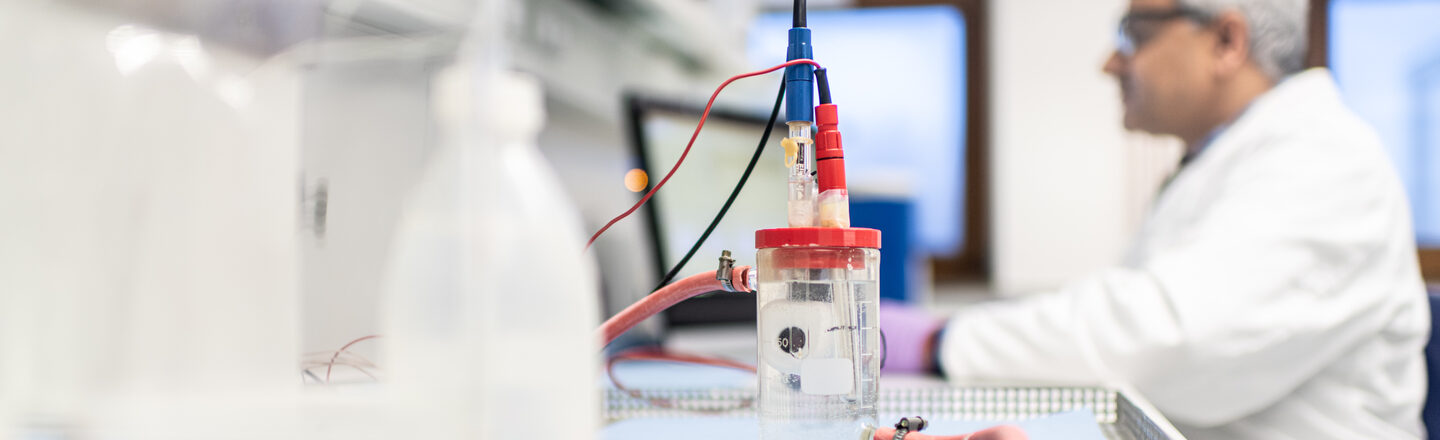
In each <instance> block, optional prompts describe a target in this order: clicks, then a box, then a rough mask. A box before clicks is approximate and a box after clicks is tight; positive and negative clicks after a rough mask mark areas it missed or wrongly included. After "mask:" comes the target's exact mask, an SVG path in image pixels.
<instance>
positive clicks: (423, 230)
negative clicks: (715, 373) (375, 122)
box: [383, 58, 600, 439]
mask: <svg viewBox="0 0 1440 440" xmlns="http://www.w3.org/2000/svg"><path fill="white" fill-rule="evenodd" d="M483 66H484V64H483V63H479V62H472V61H469V60H465V59H463V58H462V60H461V61H460V62H458V63H456V65H454V66H452V67H450V68H448V69H446V70H444V71H443V72H441V73H440V74H439V75H438V77H437V78H436V81H435V87H434V89H433V92H432V93H433V97H434V98H433V99H432V102H433V103H434V105H435V106H436V108H435V109H434V111H435V113H436V120H437V122H438V124H439V127H438V129H439V130H438V134H439V137H440V143H441V149H440V152H439V153H438V154H437V155H436V156H435V158H434V160H433V161H432V162H431V163H430V164H429V166H428V168H427V169H426V172H425V175H424V177H423V178H422V180H421V182H420V183H419V185H418V186H417V187H416V188H415V190H414V192H413V193H412V195H411V198H410V199H409V200H408V201H407V207H406V212H405V213H404V216H403V218H402V219H401V226H400V228H399V231H398V236H397V239H396V241H395V247H394V249H395V251H394V254H393V258H394V259H393V260H392V262H391V265H390V273H389V277H388V284H387V286H386V293H385V307H384V309H383V310H384V311H383V313H384V317H385V323H384V325H385V332H386V336H387V337H386V339H385V345H386V358H387V359H388V363H389V371H390V375H389V377H390V379H389V382H390V386H391V390H392V392H393V396H394V398H396V399H397V400H396V402H397V403H398V404H399V405H401V406H402V407H404V408H407V409H410V410H414V411H413V412H411V414H412V415H418V416H421V417H438V418H439V419H437V420H429V421H423V422H422V421H420V420H419V419H412V420H411V422H410V423H408V426H407V428H413V429H408V430H407V431H406V432H405V433H404V434H405V435H407V436H410V437H412V438H470V439H474V438H478V439H501V438H511V437H513V436H515V435H516V430H517V429H530V428H529V427H533V429H536V430H539V431H537V432H529V433H526V434H524V436H531V435H534V436H543V437H546V438H565V439H584V438H593V437H594V436H595V433H596V432H597V429H598V428H599V414H600V411H599V403H600V399H599V388H598V386H597V385H596V376H595V371H596V367H597V365H598V357H597V356H598V355H597V350H596V347H595V341H593V340H592V338H591V332H592V331H593V330H594V328H595V326H596V325H597V323H596V320H597V317H598V309H597V307H598V304H597V301H598V297H597V295H598V294H597V293H596V290H595V281H596V278H595V269H594V263H593V261H590V260H589V259H588V258H587V257H585V256H584V255H582V252H581V249H582V247H581V245H582V244H583V243H584V241H583V237H582V236H581V231H580V226H581V223H580V221H579V220H580V219H579V215H578V212H577V211H576V209H575V207H574V206H573V205H572V204H571V203H570V202H569V201H568V200H566V199H565V197H564V195H563V193H562V191H561V189H560V186H559V183H558V180H557V178H556V176H555V174H554V172H553V171H552V170H551V169H550V167H549V166H548V165H547V164H546V163H545V161H544V159H543V158H542V157H541V155H540V153H539V150H538V149H537V148H536V146H535V139H536V136H537V135H538V133H539V130H540V127H541V124H542V122H543V119H544V115H543V109H542V99H541V91H540V87H539V86H538V85H537V84H536V83H535V82H534V81H533V80H530V79H528V78H525V77H523V76H520V75H518V74H514V73H501V72H499V71H495V70H489V69H485V68H484V67H483ZM405 412H410V411H402V412H401V413H405ZM544 415H556V416H562V417H564V419H565V421H564V423H554V424H548V423H547V424H536V423H533V421H534V420H536V417H543V416H544ZM521 427H526V428H521ZM427 430H430V431H427Z"/></svg>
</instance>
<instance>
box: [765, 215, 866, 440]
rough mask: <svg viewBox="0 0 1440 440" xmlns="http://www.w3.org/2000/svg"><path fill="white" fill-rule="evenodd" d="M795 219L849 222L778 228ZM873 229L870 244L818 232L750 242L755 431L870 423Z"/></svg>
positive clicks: (850, 429)
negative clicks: (789, 242) (792, 242)
mask: <svg viewBox="0 0 1440 440" xmlns="http://www.w3.org/2000/svg"><path fill="white" fill-rule="evenodd" d="M797 229H798V230H807V229H808V230H827V229H828V230H848V231H854V230H858V229H852V228H795V229H786V231H794V230H797ZM768 231H780V230H768ZM866 231H872V232H874V231H873V230H866ZM765 232H766V231H761V233H762V234H763V233H765ZM874 238H875V240H874V246H872V247H859V246H821V245H818V244H823V243H821V242H824V241H826V240H813V239H802V240H797V241H796V242H810V243H814V244H817V245H812V246H804V245H802V246H783V247H766V245H764V244H762V245H761V246H760V247H761V249H760V250H759V252H758V255H757V258H756V260H757V261H758V263H759V264H758V266H759V268H760V270H759V277H758V278H759V279H758V282H759V292H758V305H757V307H758V321H759V322H758V329H757V332H758V336H757V337H758V345H759V357H758V358H759V363H758V365H757V374H758V379H759V381H760V383H759V392H760V407H759V411H760V438H762V439H770V440H776V439H785V440H807V439H825V440H831V439H858V438H861V437H862V436H864V435H866V433H868V432H873V431H872V430H873V429H874V427H875V426H876V424H877V422H878V420H877V413H876V406H875V404H876V396H877V395H878V393H879V384H878V382H877V380H878V377H879V373H880V352H879V351H880V332H879V321H878V313H879V309H878V307H879V303H878V301H879V288H880V281H879V280H880V251H879V249H878V247H879V234H878V232H876V233H875V234H874ZM762 241H763V240H762ZM845 243H847V244H854V243H853V241H848V242H845Z"/></svg>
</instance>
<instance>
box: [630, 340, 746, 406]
mask: <svg viewBox="0 0 1440 440" xmlns="http://www.w3.org/2000/svg"><path fill="white" fill-rule="evenodd" d="M646 361H649V362H678V363H686V364H695V365H706V366H712V367H721V368H730V369H735V370H742V371H748V372H751V373H754V372H755V366H754V365H749V364H746V363H743V362H737V361H733V360H730V359H721V358H712V357H705V356H698V355H691V354H683V353H673V352H667V351H665V350H661V349H655V348H639V349H635V350H630V351H626V352H623V353H620V354H618V355H615V356H613V357H611V358H610V359H609V360H608V361H606V362H605V375H606V376H607V377H609V378H610V383H613V384H615V388H616V389H618V390H620V391H621V392H623V393H625V394H627V395H629V396H630V397H633V398H636V399H644V400H645V401H646V402H648V403H649V404H651V405H654V406H656V407H661V408H676V407H677V405H676V404H675V402H674V401H672V400H670V399H662V398H654V397H652V398H646V397H645V393H643V392H641V391H639V390H634V389H630V388H628V387H626V386H625V384H624V383H621V382H620V379H619V378H618V377H615V365H616V364H619V363H621V362H646ZM754 405H755V399H754V398H747V399H744V400H742V401H741V402H740V404H739V405H736V406H733V407H728V408H685V409H687V410H690V411H696V412H726V411H734V410H739V409H745V408H749V407H752V406H754Z"/></svg>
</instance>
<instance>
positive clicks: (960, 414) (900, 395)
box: [604, 386, 1185, 440]
mask: <svg viewBox="0 0 1440 440" xmlns="http://www.w3.org/2000/svg"><path fill="white" fill-rule="evenodd" d="M754 402H755V390H752V389H736V388H716V389H645V390H635V391H629V392H627V391H621V390H615V389H610V390H606V394H605V408H604V417H605V421H606V423H611V422H616V421H620V420H625V419H631V418H657V417H754V416H755V409H754ZM878 406H879V408H878V409H879V412H880V419H881V420H895V419H899V418H900V417H903V416H914V415H919V416H922V417H926V418H932V419H934V420H980V421H997V422H998V421H1019V420H1026V419H1032V418H1036V417H1043V416H1046V415H1049V414H1054V413H1059V412H1066V411H1074V410H1082V409H1087V410H1090V411H1091V412H1093V413H1095V421H1096V422H1097V423H1099V424H1100V431H1101V432H1102V433H1104V434H1105V436H1106V437H1107V438H1109V439H1112V440H1184V438H1185V437H1184V436H1182V435H1180V432H1179V431H1177V430H1176V429H1175V427H1174V426H1172V425H1170V422H1169V421H1167V420H1165V418H1164V417H1163V416H1161V415H1160V413H1159V412H1158V411H1156V410H1155V409H1154V407H1152V406H1150V404H1149V403H1147V402H1145V401H1144V399H1142V398H1140V396H1139V395H1138V394H1136V393H1134V392H1133V391H1128V390H1125V389H1122V388H1117V387H1099V386H1097V387H940V388H916V389H889V390H881V391H880V399H879V402H878Z"/></svg>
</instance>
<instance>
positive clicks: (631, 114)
mask: <svg viewBox="0 0 1440 440" xmlns="http://www.w3.org/2000/svg"><path fill="white" fill-rule="evenodd" d="M776 87H778V84H777V85H776ZM626 106H627V107H628V112H627V114H628V119H629V121H628V122H629V125H630V133H631V145H632V147H633V151H634V154H635V158H636V161H637V163H638V169H640V170H641V171H643V172H644V173H645V174H646V175H647V176H648V183H647V184H646V185H645V189H644V190H643V191H639V192H637V193H636V197H637V198H638V197H640V196H642V195H643V194H644V191H648V190H649V189H650V188H651V187H652V186H653V185H655V184H656V183H658V182H659V181H660V179H661V178H663V177H664V176H665V173H666V172H668V171H669V170H670V168H671V167H672V166H673V165H674V164H675V160H676V159H677V158H678V157H679V156H680V154H681V152H682V151H684V149H685V143H686V141H688V140H689V139H690V136H691V134H692V133H693V132H694V130H695V124H696V123H697V122H699V120H700V115H701V113H702V111H703V110H704V107H703V106H701V105H698V104H689V103H683V102H678V101H673V100H665V99H657V98H649V97H642V96H635V95H632V96H630V97H628V98H627V99H626ZM762 113H763V114H762ZM768 116H769V114H768V113H764V110H753V111H737V110H734V109H725V108H714V109H712V110H711V112H710V116H709V118H708V120H707V121H706V123H705V128H704V130H703V131H701V133H700V136H699V137H698V138H697V139H696V140H695V145H694V146H693V147H692V148H691V150H690V153H689V154H688V155H687V156H686V158H685V163H684V165H681V167H680V169H679V170H678V171H676V172H675V174H674V175H673V176H672V177H671V178H670V180H669V181H668V182H666V183H665V186H664V187H663V188H661V189H660V191H658V192H656V193H655V195H654V196H652V197H651V199H650V201H649V202H648V203H647V204H646V205H645V207H644V208H642V211H643V215H645V216H648V217H649V219H650V221H649V222H648V223H649V224H650V225H651V231H650V235H651V238H652V239H653V240H652V243H654V252H653V255H652V257H653V258H652V259H653V261H654V264H655V267H656V270H657V272H656V273H658V274H659V275H660V276H664V274H665V273H666V272H668V271H669V270H670V268H671V267H672V266H674V265H675V264H676V263H677V262H679V261H680V259H681V258H682V257H684V256H685V253H686V252H687V251H689V249H690V247H691V246H692V245H693V244H694V243H695V241H696V240H697V239H698V238H699V237H700V235H701V234H702V233H703V232H704V231H705V228H706V226H708V225H709V224H710V221H711V219H712V218H714V216H715V214H716V213H717V212H718V211H719V210H720V208H721V206H722V205H724V204H725V200H726V198H727V197H728V196H729V195H730V192H731V190H732V189H734V187H735V183H736V182H737V181H739V179H740V176H741V174H742V173H744V171H745V166H746V165H747V164H748V163H749V162H750V158H751V156H752V155H753V154H754V152H755V147H756V145H757V144H758V143H759V142H760V136H761V135H762V134H763V133H764V131H765V123H766V121H767V119H768ZM785 132H786V131H785V126H784V122H783V120H782V121H777V122H776V127H775V128H774V129H773V130H771V134H770V138H769V140H768V141H767V142H766V145H765V151H764V153H763V154H762V157H761V158H760V161H759V162H758V163H757V164H756V166H755V169H754V171H753V172H752V173H751V175H750V178H749V180H748V181H747V183H746V185H745V188H744V190H743V191H741V193H740V195H739V197H737V198H736V200H735V202H734V204H732V205H731V207H730V209H729V211H728V212H727V214H726V215H725V218H724V220H722V221H721V222H720V224H719V225H718V226H717V227H716V228H715V231H714V232H712V233H711V234H710V237H709V239H707V240H706V241H705V244H704V245H703V246H702V247H701V248H700V250H699V251H697V252H696V254H695V256H694V257H693V258H691V259H690V261H689V262H688V263H686V265H685V266H684V267H682V268H681V269H680V271H679V272H677V275H676V279H677V280H678V279H680V278H684V277H686V276H690V275H694V274H696V273H700V272H705V271H710V272H713V271H715V269H716V268H717V267H718V258H719V256H720V254H721V251H722V250H729V251H731V253H732V255H733V256H734V258H735V260H736V264H737V265H753V264H754V263H755V231H756V230H757V229H766V228H781V227H785V226H786V223H785V222H786V217H785V190H786V173H785V171H786V168H785V166H784V157H783V156H784V155H783V151H784V150H783V148H782V147H781V146H780V139H781V138H782V137H783V136H784V135H785ZM655 282H657V283H658V282H659V280H658V279H657V280H655ZM665 320H666V322H667V323H668V324H669V325H671V326H686V325H696V324H717V323H736V322H747V321H748V322H753V321H754V320H755V298H754V296H752V295H744V294H735V293H723V292H716V293H711V294H706V295H701V296H699V297H696V298H692V299H690V300H687V301H684V302H682V303H680V304H677V305H675V306H674V307H671V308H670V309H669V310H667V311H666V313H665Z"/></svg>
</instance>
